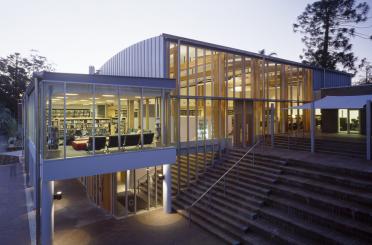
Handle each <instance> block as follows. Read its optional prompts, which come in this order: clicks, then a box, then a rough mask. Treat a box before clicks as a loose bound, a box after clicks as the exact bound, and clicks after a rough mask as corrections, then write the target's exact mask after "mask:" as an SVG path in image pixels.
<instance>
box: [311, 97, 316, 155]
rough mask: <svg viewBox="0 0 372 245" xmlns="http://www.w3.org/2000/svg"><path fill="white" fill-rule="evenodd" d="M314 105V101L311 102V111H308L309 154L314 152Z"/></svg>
mask: <svg viewBox="0 0 372 245" xmlns="http://www.w3.org/2000/svg"><path fill="white" fill-rule="evenodd" d="M314 107H315V105H314V101H312V102H311V111H310V145H311V153H314V152H315V108H314Z"/></svg>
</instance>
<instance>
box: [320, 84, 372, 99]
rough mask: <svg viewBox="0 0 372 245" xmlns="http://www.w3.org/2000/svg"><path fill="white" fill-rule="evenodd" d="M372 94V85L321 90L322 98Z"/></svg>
mask: <svg viewBox="0 0 372 245" xmlns="http://www.w3.org/2000/svg"><path fill="white" fill-rule="evenodd" d="M367 94H372V85H359V86H346V87H341V88H328V89H327V88H325V89H322V90H321V96H322V98H323V97H325V96H347V95H350V96H351V95H367Z"/></svg>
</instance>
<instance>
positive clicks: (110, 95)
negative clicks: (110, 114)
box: [102, 94, 115, 97]
mask: <svg viewBox="0 0 372 245" xmlns="http://www.w3.org/2000/svg"><path fill="white" fill-rule="evenodd" d="M102 96H103V97H114V96H115V95H113V94H102Z"/></svg>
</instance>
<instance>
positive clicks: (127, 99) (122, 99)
mask: <svg viewBox="0 0 372 245" xmlns="http://www.w3.org/2000/svg"><path fill="white" fill-rule="evenodd" d="M120 100H121V101H123V100H124V101H126V100H128V99H120Z"/></svg>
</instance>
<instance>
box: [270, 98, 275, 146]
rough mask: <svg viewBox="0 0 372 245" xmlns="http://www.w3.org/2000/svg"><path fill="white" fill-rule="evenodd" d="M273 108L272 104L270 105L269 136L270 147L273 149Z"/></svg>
mask: <svg viewBox="0 0 372 245" xmlns="http://www.w3.org/2000/svg"><path fill="white" fill-rule="evenodd" d="M274 116H275V108H274V103H271V105H270V136H271V147H274V133H275V130H274V126H275V120H274Z"/></svg>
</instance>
